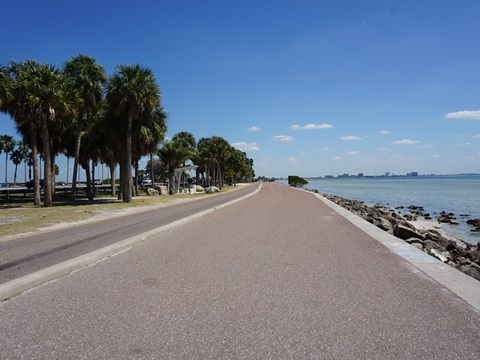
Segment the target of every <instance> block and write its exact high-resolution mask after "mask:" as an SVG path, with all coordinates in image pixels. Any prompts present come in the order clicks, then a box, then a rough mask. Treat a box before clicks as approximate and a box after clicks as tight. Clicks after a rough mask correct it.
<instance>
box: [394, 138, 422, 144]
mask: <svg viewBox="0 0 480 360" xmlns="http://www.w3.org/2000/svg"><path fill="white" fill-rule="evenodd" d="M418 143H419V141H417V140H409V139H403V140H398V141H394V142H393V143H392V144H393V145H413V144H418Z"/></svg>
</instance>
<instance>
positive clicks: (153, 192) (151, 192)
mask: <svg viewBox="0 0 480 360" xmlns="http://www.w3.org/2000/svg"><path fill="white" fill-rule="evenodd" d="M158 194H159V192H158V190H155V189H152V188H151V187H149V188H147V195H148V196H158Z"/></svg>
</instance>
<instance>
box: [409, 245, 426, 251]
mask: <svg viewBox="0 0 480 360" xmlns="http://www.w3.org/2000/svg"><path fill="white" fill-rule="evenodd" d="M410 245H412V246H413V247H416V248H417V249H418V250H422V251H423V245H422V244H421V243H413V244H410Z"/></svg>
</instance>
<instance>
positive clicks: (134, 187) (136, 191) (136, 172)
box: [133, 161, 138, 196]
mask: <svg viewBox="0 0 480 360" xmlns="http://www.w3.org/2000/svg"><path fill="white" fill-rule="evenodd" d="M137 194H138V161H135V183H134V184H133V196H137Z"/></svg>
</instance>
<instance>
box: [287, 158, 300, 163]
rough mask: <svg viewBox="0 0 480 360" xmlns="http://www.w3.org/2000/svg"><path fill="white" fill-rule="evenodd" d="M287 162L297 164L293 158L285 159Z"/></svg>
mask: <svg viewBox="0 0 480 360" xmlns="http://www.w3.org/2000/svg"><path fill="white" fill-rule="evenodd" d="M287 162H288V163H289V164H296V163H298V160H297V159H295V158H294V157H293V156H289V157H288V159H287Z"/></svg>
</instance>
